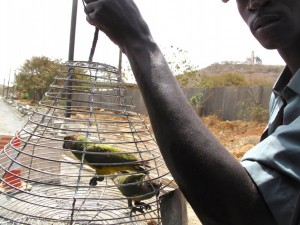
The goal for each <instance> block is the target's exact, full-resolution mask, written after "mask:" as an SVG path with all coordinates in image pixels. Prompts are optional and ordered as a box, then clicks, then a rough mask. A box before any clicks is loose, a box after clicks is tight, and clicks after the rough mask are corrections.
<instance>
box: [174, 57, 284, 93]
mask: <svg viewBox="0 0 300 225" xmlns="http://www.w3.org/2000/svg"><path fill="white" fill-rule="evenodd" d="M283 68H284V66H281V65H262V64H252V65H251V64H231V63H225V64H219V63H215V64H212V65H210V66H208V67H206V68H203V69H200V70H198V71H197V72H196V73H191V74H184V75H179V76H176V78H177V79H178V81H179V83H180V85H181V86H184V87H195V86H197V83H199V81H200V80H201V79H202V78H203V77H216V76H220V75H222V74H226V73H232V74H239V75H242V76H244V77H245V79H246V80H247V81H249V80H251V81H254V82H255V81H259V80H260V81H263V82H266V83H269V84H270V85H272V84H273V83H274V82H275V81H276V79H277V77H278V76H279V74H280V72H281V71H282V70H283Z"/></svg>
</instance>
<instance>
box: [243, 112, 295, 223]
mask: <svg viewBox="0 0 300 225" xmlns="http://www.w3.org/2000/svg"><path fill="white" fill-rule="evenodd" d="M241 163H242V165H243V166H244V167H245V169H246V170H247V172H248V173H249V175H250V176H251V178H252V179H253V181H254V182H255V183H256V185H257V187H258V189H259V190H260V192H261V194H262V195H263V198H264V200H265V202H266V203H267V205H268V207H269V209H270V211H271V212H272V214H273V216H274V218H275V219H276V221H277V223H278V224H279V225H287V224H290V222H291V219H292V217H293V214H294V212H297V211H299V210H300V208H297V207H299V203H298V204H297V199H298V195H299V191H300V188H299V187H300V117H298V118H296V119H295V120H294V121H293V122H292V123H290V124H289V125H281V126H279V127H278V128H277V129H276V130H275V132H274V133H273V134H271V135H270V136H268V137H267V138H266V139H264V140H263V141H262V142H260V143H259V144H258V145H256V146H255V147H254V148H252V149H251V150H250V151H248V152H247V153H246V154H245V155H244V157H243V159H242V161H241ZM297 205H298V206H297ZM295 224H297V225H298V222H297V223H295ZM291 225H292V224H291Z"/></svg>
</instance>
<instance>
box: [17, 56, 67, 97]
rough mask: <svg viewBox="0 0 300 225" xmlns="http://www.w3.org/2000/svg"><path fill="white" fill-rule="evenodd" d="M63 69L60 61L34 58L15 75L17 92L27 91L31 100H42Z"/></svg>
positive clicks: (27, 61) (43, 57)
mask: <svg viewBox="0 0 300 225" xmlns="http://www.w3.org/2000/svg"><path fill="white" fill-rule="evenodd" d="M61 69H62V64H61V62H60V60H50V59H49V58H48V57H45V56H41V57H32V58H31V59H30V60H26V61H25V63H24V64H23V66H22V67H21V68H20V69H19V72H18V73H17V74H16V75H15V83H16V90H17V91H23V90H26V91H27V93H28V94H29V98H30V99H32V100H41V99H42V97H43V96H44V94H45V92H46V91H47V90H48V89H49V86H50V84H51V83H52V82H53V79H54V77H55V76H56V75H57V71H59V70H61Z"/></svg>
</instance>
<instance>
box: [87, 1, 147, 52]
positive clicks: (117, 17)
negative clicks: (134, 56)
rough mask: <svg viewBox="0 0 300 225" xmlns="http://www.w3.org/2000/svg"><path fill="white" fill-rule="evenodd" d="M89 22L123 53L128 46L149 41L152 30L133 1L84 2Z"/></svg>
mask: <svg viewBox="0 0 300 225" xmlns="http://www.w3.org/2000/svg"><path fill="white" fill-rule="evenodd" d="M84 1H85V3H86V7H85V13H86V14H87V21H88V22H89V23H90V24H92V25H94V26H96V27H98V28H99V29H100V30H102V31H103V32H104V33H105V34H106V35H107V36H108V37H109V38H110V39H111V40H112V41H113V42H114V43H115V44H117V45H118V46H119V47H120V48H121V49H122V51H123V52H125V49H126V47H128V45H129V46H130V45H132V44H134V43H136V42H140V41H142V42H143V41H147V40H149V39H152V38H151V34H150V30H149V28H148V26H147V24H146V22H145V21H144V19H143V18H142V16H141V13H140V12H139V9H138V8H137V6H136V4H135V3H134V2H133V1H132V0H84Z"/></svg>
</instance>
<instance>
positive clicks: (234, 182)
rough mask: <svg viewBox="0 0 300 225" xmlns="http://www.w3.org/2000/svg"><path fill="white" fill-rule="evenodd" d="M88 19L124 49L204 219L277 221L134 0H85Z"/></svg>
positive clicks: (158, 132)
mask: <svg viewBox="0 0 300 225" xmlns="http://www.w3.org/2000/svg"><path fill="white" fill-rule="evenodd" d="M85 1H86V2H87V3H89V4H88V5H87V9H86V12H87V15H88V16H87V19H88V21H89V22H90V23H91V24H94V25H96V26H97V27H98V28H100V29H101V30H102V31H104V32H105V33H106V34H107V35H108V37H109V38H110V39H111V40H112V41H113V42H115V43H116V44H117V45H119V46H120V48H121V49H122V51H123V52H124V53H125V54H126V55H127V57H128V59H129V61H130V64H131V67H132V70H133V73H134V75H135V78H136V81H137V83H138V85H139V87H140V90H141V93H142V95H143V98H144V101H145V104H146V107H147V110H148V113H149V116H150V120H151V124H152V127H153V130H154V134H155V137H156V139H157V142H158V145H159V147H160V150H161V153H162V155H163V157H164V160H165V162H166V164H167V166H168V168H169V170H170V172H171V173H172V175H173V177H174V179H175V181H176V183H177V184H178V186H179V187H180V189H181V191H182V192H183V194H184V195H185V197H186V198H187V200H188V201H189V203H190V204H191V206H192V207H193V209H194V210H195V212H196V214H197V215H198V217H199V218H200V219H201V221H202V223H204V224H226V225H227V224H230V225H232V224H243V225H246V224H249V225H250V224H251V225H253V224H256V225H258V224H262V225H266V224H272V225H273V224H275V223H274V221H273V219H272V217H271V215H270V213H269V211H268V209H267V207H266V206H265V204H264V202H263V200H262V198H261V196H260V194H259V192H258V191H257V188H256V187H255V185H254V183H253V182H252V180H251V178H250V177H249V175H248V174H247V172H246V170H245V169H244V168H243V167H242V166H241V164H240V163H239V162H238V161H237V160H236V159H235V158H234V157H233V156H232V155H231V154H230V153H229V152H228V151H227V150H226V149H225V148H224V147H223V146H222V145H221V144H220V143H219V142H218V140H217V139H216V138H215V137H214V136H213V135H212V134H211V133H210V132H209V131H208V129H207V128H206V127H205V126H204V124H203V123H202V122H201V120H200V119H199V117H198V116H197V114H196V113H195V111H194V110H193V108H192V107H191V105H190V104H189V102H188V101H187V99H186V96H185V95H184V94H183V92H182V90H181V88H180V87H179V85H178V83H177V81H176V79H175V77H174V76H173V74H172V72H171V71H170V69H169V67H168V65H167V62H166V60H165V58H164V56H163V54H162V53H161V51H160V49H159V47H158V46H157V44H156V43H155V42H154V40H153V38H152V36H151V33H150V30H149V29H148V26H147V24H146V23H145V21H144V20H143V18H142V16H141V14H140V13H139V11H138V9H137V7H136V5H135V4H134V2H133V1H132V0H104V1H103V0H98V1H94V0H85Z"/></svg>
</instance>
